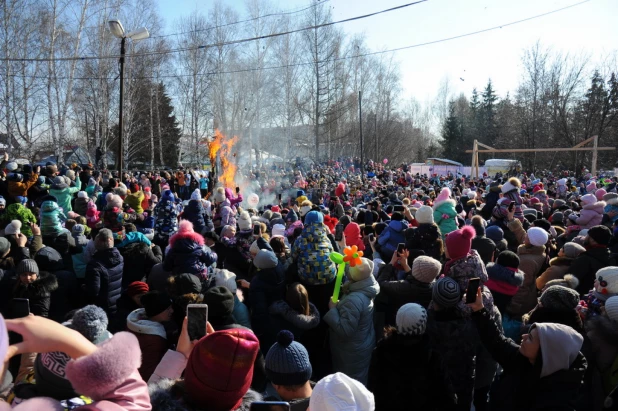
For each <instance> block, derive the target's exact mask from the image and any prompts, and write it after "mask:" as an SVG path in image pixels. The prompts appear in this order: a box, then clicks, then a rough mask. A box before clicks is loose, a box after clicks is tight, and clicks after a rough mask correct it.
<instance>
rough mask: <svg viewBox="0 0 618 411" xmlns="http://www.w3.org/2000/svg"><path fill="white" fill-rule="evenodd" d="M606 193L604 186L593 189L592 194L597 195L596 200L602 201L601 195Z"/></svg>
mask: <svg viewBox="0 0 618 411" xmlns="http://www.w3.org/2000/svg"><path fill="white" fill-rule="evenodd" d="M605 194H607V191H605V189H604V188H599V189H598V190H597V191H595V193H594V195H595V196H596V197H597V200H598V201H603V196H604V195H605Z"/></svg>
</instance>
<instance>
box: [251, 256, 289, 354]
mask: <svg viewBox="0 0 618 411" xmlns="http://www.w3.org/2000/svg"><path fill="white" fill-rule="evenodd" d="M284 295H285V272H284V271H283V266H282V265H281V263H278V264H277V266H276V267H273V268H264V269H259V270H258V271H257V272H256V274H255V275H254V277H253V278H252V279H251V287H250V288H249V298H250V306H251V325H252V327H253V331H254V333H255V335H256V337H258V339H259V340H260V347H270V346H271V345H273V344H274V343H275V339H276V336H277V331H278V330H276V329H275V327H274V326H275V324H273V323H272V322H271V321H270V315H269V312H268V309H269V307H270V305H271V304H272V303H274V302H275V301H279V300H281V299H283V297H284ZM267 352H268V351H267V349H265V350H264V351H263V354H264V355H266V353H267Z"/></svg>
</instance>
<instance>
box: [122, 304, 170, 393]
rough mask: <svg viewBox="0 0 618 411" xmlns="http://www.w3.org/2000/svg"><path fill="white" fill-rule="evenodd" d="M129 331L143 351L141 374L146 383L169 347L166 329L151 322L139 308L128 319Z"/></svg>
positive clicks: (143, 310) (159, 324)
mask: <svg viewBox="0 0 618 411" xmlns="http://www.w3.org/2000/svg"><path fill="white" fill-rule="evenodd" d="M127 329H128V330H129V331H130V332H131V333H133V334H134V335H135V336H136V337H137V341H138V342H139V348H140V350H141V351H142V365H141V366H140V367H139V374H140V375H141V376H142V378H143V379H144V381H148V379H149V378H150V376H151V375H152V373H153V372H154V370H155V368H157V365H159V362H160V361H161V359H162V358H163V356H164V355H165V353H166V351H167V349H168V346H169V343H168V341H167V334H166V332H165V327H164V326H163V324H161V323H158V322H155V321H151V320H149V319H148V316H147V315H146V310H145V309H143V308H139V309H137V310H135V311H133V312H131V313H130V314H129V316H128V317H127Z"/></svg>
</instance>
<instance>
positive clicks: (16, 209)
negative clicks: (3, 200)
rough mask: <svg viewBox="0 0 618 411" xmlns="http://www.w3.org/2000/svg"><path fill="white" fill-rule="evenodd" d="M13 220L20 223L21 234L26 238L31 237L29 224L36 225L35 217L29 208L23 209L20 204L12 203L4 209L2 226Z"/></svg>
mask: <svg viewBox="0 0 618 411" xmlns="http://www.w3.org/2000/svg"><path fill="white" fill-rule="evenodd" d="M13 220H19V221H21V232H22V234H23V235H25V236H26V237H28V238H30V237H32V228H30V223H36V217H35V216H34V214H32V211H30V209H29V208H26V207H24V206H23V205H22V204H20V203H14V204H11V205H9V206H8V207H7V208H6V213H4V216H3V226H6V225H7V224H9V223H10V222H11V221H13Z"/></svg>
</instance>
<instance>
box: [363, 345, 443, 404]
mask: <svg viewBox="0 0 618 411" xmlns="http://www.w3.org/2000/svg"><path fill="white" fill-rule="evenodd" d="M367 388H368V389H369V391H371V392H373V395H374V398H375V402H376V408H375V409H376V411H407V410H410V409H417V410H427V411H430V410H447V409H452V407H453V405H454V403H455V397H454V393H453V392H452V391H451V390H452V388H451V386H450V382H449V381H448V378H447V371H446V369H445V367H444V365H443V361H442V356H441V355H440V354H439V353H438V352H436V351H435V350H434V349H433V348H432V347H431V345H430V344H429V337H428V336H427V334H423V335H421V336H417V335H411V336H406V335H401V334H398V333H393V334H390V335H387V336H386V338H384V339H382V340H380V341H379V342H378V344H377V346H376V348H375V349H374V350H373V354H372V356H371V365H370V366H369V382H368V384H367Z"/></svg>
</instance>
